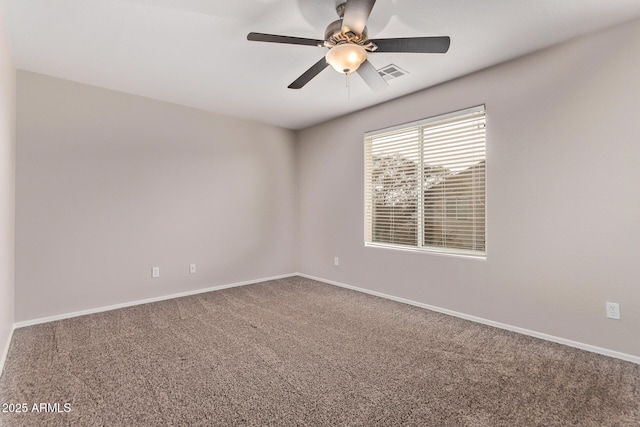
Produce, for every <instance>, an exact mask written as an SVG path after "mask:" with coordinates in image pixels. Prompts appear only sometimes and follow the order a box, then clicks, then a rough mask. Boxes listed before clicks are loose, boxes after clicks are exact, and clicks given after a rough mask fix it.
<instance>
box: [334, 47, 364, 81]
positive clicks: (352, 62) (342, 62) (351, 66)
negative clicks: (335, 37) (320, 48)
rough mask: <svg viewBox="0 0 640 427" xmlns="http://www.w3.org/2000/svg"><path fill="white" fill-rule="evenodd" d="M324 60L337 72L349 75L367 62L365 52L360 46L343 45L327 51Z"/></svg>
mask: <svg viewBox="0 0 640 427" xmlns="http://www.w3.org/2000/svg"><path fill="white" fill-rule="evenodd" d="M325 59H326V61H327V63H328V64H329V65H331V66H332V67H333V68H334V69H335V70H336V71H337V72H339V73H344V74H350V73H353V72H354V71H356V70H357V69H358V67H360V65H362V63H363V62H364V61H366V60H367V51H366V50H365V48H364V47H362V46H360V45H357V44H354V43H343V44H339V45H336V46H334V47H332V48H331V49H329V52H327V55H326V56H325Z"/></svg>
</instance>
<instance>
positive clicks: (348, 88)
mask: <svg viewBox="0 0 640 427" xmlns="http://www.w3.org/2000/svg"><path fill="white" fill-rule="evenodd" d="M344 77H345V80H346V81H345V86H346V87H347V99H351V84H350V82H349V73H344Z"/></svg>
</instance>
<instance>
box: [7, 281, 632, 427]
mask: <svg viewBox="0 0 640 427" xmlns="http://www.w3.org/2000/svg"><path fill="white" fill-rule="evenodd" d="M0 403H2V404H3V406H5V404H7V405H8V404H11V403H13V404H22V403H25V404H26V406H27V409H28V412H27V413H0V425H2V426H47V425H51V426H58V425H81V426H138V425H140V426H188V425H219V426H227V425H256V426H290V425H291V426H293V425H311V426H325V425H326V426H341V425H344V426H376V425H381V426H397V425H411V426H509V427H511V426H638V425H640V366H639V365H635V364H633V363H629V362H624V361H620V360H617V359H612V358H608V357H604V356H599V355H596V354H592V353H587V352H584V351H581V350H577V349H573V348H569V347H564V346H561V345H557V344H553V343H549V342H545V341H541V340H537V339H535V338H531V337H527V336H523V335H518V334H515V333H511V332H506V331H503V330H500V329H495V328H491V327H488V326H484V325H479V324H475V323H471V322H468V321H465V320H461V319H457V318H453V317H449V316H445V315H441V314H438V313H432V312H429V311H427V310H424V309H421V308H417V307H412V306H408V305H404V304H400V303H396V302H393V301H388V300H384V299H381V298H377V297H373V296H369V295H366V294H361V293H357V292H353V291H350V290H346V289H341V288H337V287H334V286H331V285H327V284H322V283H319V282H315V281H312V280H308V279H304V278H300V277H294V278H288V279H283V280H276V281H271V282H265V283H260V284H256V285H250V286H244V287H239V288H232V289H227V290H221V291H216V292H209V293H206V294H200V295H196V296H191V297H185V298H179V299H174V300H168V301H163V302H158V303H153V304H146V305H141V306H136V307H130V308H125V309H120V310H114V311H110V312H105V313H99V314H93V315H89V316H83V317H77V318H73V319H67V320H62V321H58V322H52V323H48V324H43V325H37V326H32V327H27V328H22V329H18V330H16V331H15V333H14V337H13V342H12V344H11V347H10V350H9V355H8V359H7V363H6V366H5V372H4V374H3V376H2V378H0ZM40 403H44V404H45V405H44V406H40ZM47 403H49V404H50V405H49V406H47V405H46V404H47ZM56 403H57V404H58V405H57V406H56V405H55V404H56ZM34 404H36V406H35V408H36V409H43V410H42V411H41V412H37V411H35V410H34ZM65 404H67V405H66V406H65ZM15 408H16V407H15V406H14V407H12V408H9V407H5V408H3V409H13V410H15ZM67 409H70V411H69V412H65V410H67ZM47 411H49V412H47ZM51 411H52V412H51Z"/></svg>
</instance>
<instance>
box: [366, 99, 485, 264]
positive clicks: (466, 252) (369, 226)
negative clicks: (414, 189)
mask: <svg viewBox="0 0 640 427" xmlns="http://www.w3.org/2000/svg"><path fill="white" fill-rule="evenodd" d="M477 113H481V115H482V120H484V129H485V131H484V147H483V148H484V153H483V154H484V160H483V161H484V167H483V174H484V250H473V249H461V248H453V247H441V246H428V245H425V243H424V241H423V240H424V221H425V206H424V200H425V197H424V193H425V190H424V189H423V188H420V189H419V190H418V191H419V192H420V193H421V196H419V197H418V200H419V201H418V205H417V210H418V214H417V215H418V217H417V220H416V233H417V235H418V236H419V237H417V241H416V244H415V245H411V244H407V245H404V244H397V243H386V242H374V241H373V222H374V221H373V215H374V214H373V204H374V203H373V189H372V187H373V175H372V169H373V168H372V167H371V166H370V165H371V164H372V162H373V154H372V144H371V143H369V142H368V140H369V139H370V138H372V137H375V136H380V135H384V134H388V133H392V132H395V131H402V130H410V129H411V128H418V129H419V131H418V132H419V134H420V143H419V151H420V158H422V159H424V157H423V150H424V145H425V143H424V140H423V129H422V127H423V126H426V125H429V124H433V123H435V122H440V121H446V120H448V119H451V118H455V117H460V116H466V115H471V114H477ZM486 127H487V109H486V105H485V104H481V105H477V106H474V107H470V108H465V109H461V110H456V111H452V112H449V113H445V114H439V115H436V116H431V117H427V118H425V119H420V120H417V121H413V122H408V123H403V124H399V125H395V126H391V127H387V128H382V129H377V130H373V131H368V132H365V134H364V246H365V247H372V248H382V249H392V250H401V251H404V252H419V253H428V254H434V255H444V256H453V257H463V258H470V259H477V260H486V259H487V254H488V242H487V240H488V239H487V236H488V233H487V229H488V221H487V211H488V209H487V207H488V204H487V192H488V191H487V181H488V180H487V169H488V168H487V134H486ZM423 167H424V164H423V163H421V164H420V167H419V168H418V169H420V172H419V176H420V182H421V183H420V184H419V186H420V187H422V175H421V174H422V173H423V172H422V168H423ZM456 201H457V199H456ZM446 202H447V201H443V208H444V209H445V211H444V215H443V217H446V216H447V215H446V213H447V212H446V209H447V205H446ZM473 217H474V218H475V217H476V216H475V215H474V216H473Z"/></svg>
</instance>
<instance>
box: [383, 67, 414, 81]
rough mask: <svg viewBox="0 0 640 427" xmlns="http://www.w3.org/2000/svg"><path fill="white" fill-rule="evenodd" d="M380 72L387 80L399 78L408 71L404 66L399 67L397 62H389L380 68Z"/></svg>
mask: <svg viewBox="0 0 640 427" xmlns="http://www.w3.org/2000/svg"><path fill="white" fill-rule="evenodd" d="M378 74H380V75H381V76H382V78H383V79H385V80H386V81H389V80H393V79H397V78H398V77H402V76H404V75H405V74H409V73H407V72H406V71H405V70H403V69H402V68H400V67H398V66H397V65H395V64H389V65H387V66H385V67H382V68H380V69H378Z"/></svg>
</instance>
